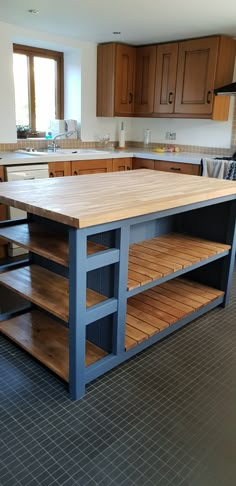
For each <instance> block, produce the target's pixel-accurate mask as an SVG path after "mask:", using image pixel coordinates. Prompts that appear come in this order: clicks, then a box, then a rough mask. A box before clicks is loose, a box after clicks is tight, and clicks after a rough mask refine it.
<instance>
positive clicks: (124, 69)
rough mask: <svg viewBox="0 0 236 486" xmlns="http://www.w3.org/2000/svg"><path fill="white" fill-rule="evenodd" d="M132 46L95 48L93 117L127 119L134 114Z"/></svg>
mask: <svg viewBox="0 0 236 486" xmlns="http://www.w3.org/2000/svg"><path fill="white" fill-rule="evenodd" d="M134 71H135V47H131V46H127V45H123V44H116V43H114V42H112V43H109V44H101V45H99V46H98V48H97V116H116V115H122V116H124V115H126V116H130V115H132V114H133V111H134Z"/></svg>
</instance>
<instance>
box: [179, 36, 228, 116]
mask: <svg viewBox="0 0 236 486" xmlns="http://www.w3.org/2000/svg"><path fill="white" fill-rule="evenodd" d="M234 62H235V41H234V40H233V39H231V38H230V37H225V36H214V37H205V38H202V39H193V40H188V41H184V42H180V43H179V56H178V66H177V80H176V96H175V108H174V112H175V113H176V114H178V115H180V116H181V115H188V116H189V117H191V115H193V117H194V116H195V117H199V118H213V119H215V120H227V119H228V110H229V98H228V99H223V98H225V97H218V98H217V97H215V96H214V89H215V88H216V87H218V86H220V85H224V84H228V83H231V82H232V78H233V70H234Z"/></svg>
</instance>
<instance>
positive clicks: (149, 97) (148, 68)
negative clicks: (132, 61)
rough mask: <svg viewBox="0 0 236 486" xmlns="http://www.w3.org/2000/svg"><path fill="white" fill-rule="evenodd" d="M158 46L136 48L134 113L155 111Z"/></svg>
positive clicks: (140, 113)
mask: <svg viewBox="0 0 236 486" xmlns="http://www.w3.org/2000/svg"><path fill="white" fill-rule="evenodd" d="M156 51H157V46H145V47H137V48H136V69H135V94H134V114H135V115H151V114H152V113H153V101H154V88H155V74H156Z"/></svg>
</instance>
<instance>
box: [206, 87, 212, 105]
mask: <svg viewBox="0 0 236 486" xmlns="http://www.w3.org/2000/svg"><path fill="white" fill-rule="evenodd" d="M211 95H212V93H211V91H210V90H209V91H208V92H207V103H208V105H209V104H210V103H211Z"/></svg>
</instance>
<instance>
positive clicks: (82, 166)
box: [71, 159, 112, 175]
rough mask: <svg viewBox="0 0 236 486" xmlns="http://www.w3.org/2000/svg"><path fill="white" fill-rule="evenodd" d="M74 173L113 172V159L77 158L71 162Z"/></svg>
mask: <svg viewBox="0 0 236 486" xmlns="http://www.w3.org/2000/svg"><path fill="white" fill-rule="evenodd" d="M71 171H72V175H86V174H99V173H103V172H112V159H98V160H78V161H77V160H75V161H72V163H71Z"/></svg>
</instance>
